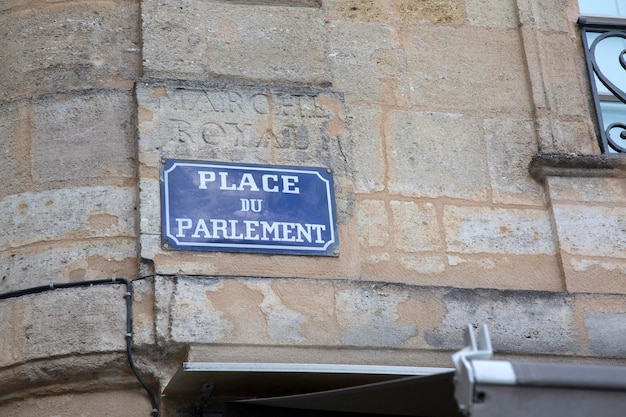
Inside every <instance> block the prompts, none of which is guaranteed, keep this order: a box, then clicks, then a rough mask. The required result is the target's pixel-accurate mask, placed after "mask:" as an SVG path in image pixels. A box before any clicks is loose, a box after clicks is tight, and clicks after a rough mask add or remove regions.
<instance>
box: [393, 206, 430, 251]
mask: <svg viewBox="0 0 626 417" xmlns="http://www.w3.org/2000/svg"><path fill="white" fill-rule="evenodd" d="M390 206H391V211H392V214H393V225H394V233H393V238H394V241H395V246H396V248H398V249H400V250H403V251H406V252H423V251H436V250H440V249H441V248H442V242H441V231H440V226H439V222H438V220H437V210H436V209H435V206H434V205H433V204H432V203H424V204H416V203H413V202H402V201H392V202H390Z"/></svg>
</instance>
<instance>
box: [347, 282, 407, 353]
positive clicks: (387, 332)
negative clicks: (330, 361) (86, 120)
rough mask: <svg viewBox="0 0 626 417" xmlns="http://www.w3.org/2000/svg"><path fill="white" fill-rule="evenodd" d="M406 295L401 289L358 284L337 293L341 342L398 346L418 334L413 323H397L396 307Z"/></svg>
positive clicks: (356, 344)
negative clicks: (396, 290) (394, 290)
mask: <svg viewBox="0 0 626 417" xmlns="http://www.w3.org/2000/svg"><path fill="white" fill-rule="evenodd" d="M407 297H408V294H406V293H404V292H392V291H391V290H389V289H384V288H375V287H360V288H358V289H356V290H346V291H341V292H339V293H338V294H337V295H336V304H337V314H338V319H339V324H340V326H342V328H343V337H342V342H343V343H344V344H347V345H353V346H389V347H391V346H401V345H402V344H404V343H405V342H407V341H408V340H409V339H410V338H412V337H415V336H417V331H418V330H417V326H416V325H415V324H413V323H399V322H398V318H399V314H398V308H399V306H400V304H401V303H402V302H404V301H405V300H406V299H407Z"/></svg>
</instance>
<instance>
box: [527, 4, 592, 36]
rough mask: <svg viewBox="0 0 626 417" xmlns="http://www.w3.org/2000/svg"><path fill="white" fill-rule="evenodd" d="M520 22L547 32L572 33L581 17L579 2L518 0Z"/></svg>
mask: <svg viewBox="0 0 626 417" xmlns="http://www.w3.org/2000/svg"><path fill="white" fill-rule="evenodd" d="M516 3H517V8H518V10H519V14H520V22H521V24H523V25H529V26H532V27H533V28H537V29H540V30H546V31H555V32H556V31H561V32H567V31H571V29H572V27H573V26H574V24H575V22H576V19H577V18H578V16H579V15H580V12H579V9H578V1H577V0H551V1H544V0H516Z"/></svg>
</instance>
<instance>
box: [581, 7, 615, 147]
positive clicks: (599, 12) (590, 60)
mask: <svg viewBox="0 0 626 417" xmlns="http://www.w3.org/2000/svg"><path fill="white" fill-rule="evenodd" d="M579 7H580V12H581V14H583V16H581V17H580V19H579V24H580V26H581V30H582V40H583V45H584V48H585V55H586V59H587V69H588V72H589V79H590V80H591V88H592V92H593V98H594V102H595V107H596V115H597V118H598V125H599V126H598V130H599V133H600V136H599V141H600V147H601V149H602V152H603V153H622V152H626V0H611V1H602V2H599V1H597V0H579Z"/></svg>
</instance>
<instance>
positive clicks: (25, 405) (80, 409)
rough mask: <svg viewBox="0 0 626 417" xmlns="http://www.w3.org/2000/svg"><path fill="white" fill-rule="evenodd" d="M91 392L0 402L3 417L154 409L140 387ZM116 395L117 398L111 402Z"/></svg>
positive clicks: (127, 413) (140, 412) (119, 413)
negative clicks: (0, 403) (138, 388)
mask: <svg viewBox="0 0 626 417" xmlns="http://www.w3.org/2000/svg"><path fill="white" fill-rule="evenodd" d="M92 389H93V390H94V392H91V393H84V392H82V393H68V394H64V395H58V394H57V395H50V396H41V397H35V398H26V399H23V400H21V401H10V402H8V403H6V404H2V405H0V414H1V415H3V416H37V415H46V414H47V415H50V416H95V415H102V413H103V410H106V411H105V412H106V415H109V416H141V415H145V414H146V410H150V409H151V405H150V401H149V399H148V397H147V396H146V395H145V394H144V393H143V392H142V391H139V390H133V389H126V390H123V389H122V390H114V391H111V390H107V391H103V390H102V386H100V387H97V386H94V387H92ZM111 398H115V401H111Z"/></svg>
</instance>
